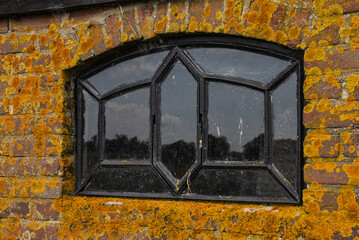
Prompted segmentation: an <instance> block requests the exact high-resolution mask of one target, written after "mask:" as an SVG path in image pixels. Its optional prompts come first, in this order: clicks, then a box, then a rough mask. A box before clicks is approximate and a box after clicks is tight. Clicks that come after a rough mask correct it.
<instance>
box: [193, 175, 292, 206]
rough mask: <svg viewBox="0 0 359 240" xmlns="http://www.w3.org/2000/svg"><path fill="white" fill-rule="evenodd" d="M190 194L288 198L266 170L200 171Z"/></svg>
mask: <svg viewBox="0 0 359 240" xmlns="http://www.w3.org/2000/svg"><path fill="white" fill-rule="evenodd" d="M191 192H192V193H194V194H201V195H210V196H241V197H270V198H277V199H278V198H288V195H287V194H286V193H285V191H284V190H283V189H282V187H281V186H280V185H279V184H278V183H277V182H276V180H275V179H273V177H272V176H271V175H270V174H269V173H268V171H267V170H235V169H202V170H201V171H200V172H199V174H198V177H197V178H195V180H194V181H193V182H192V183H191Z"/></svg>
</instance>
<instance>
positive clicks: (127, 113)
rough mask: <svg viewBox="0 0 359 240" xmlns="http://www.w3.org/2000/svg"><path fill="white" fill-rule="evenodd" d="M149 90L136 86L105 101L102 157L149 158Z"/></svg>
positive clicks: (123, 158)
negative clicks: (136, 87) (103, 154)
mask: <svg viewBox="0 0 359 240" xmlns="http://www.w3.org/2000/svg"><path fill="white" fill-rule="evenodd" d="M149 93H150V91H149V88H143V89H139V90H136V91H133V92H129V93H126V94H123V95H121V96H119V97H116V98H113V99H111V100H109V101H107V102H106V104H105V129H106V133H105V135H106V138H105V159H121V160H128V159H149V158H150V156H149V138H150V103H149V100H150V95H149Z"/></svg>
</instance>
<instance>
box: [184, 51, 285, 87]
mask: <svg viewBox="0 0 359 240" xmlns="http://www.w3.org/2000/svg"><path fill="white" fill-rule="evenodd" d="M188 52H189V53H190V54H191V56H192V57H193V58H194V59H195V61H197V62H198V63H199V64H200V65H201V67H202V68H203V69H204V70H205V71H206V72H207V73H212V74H218V75H228V76H232V77H241V78H246V79H249V80H255V81H258V82H261V83H268V82H270V81H271V80H272V79H273V78H274V77H275V76H277V74H278V73H280V72H281V71H282V70H284V69H285V68H286V67H287V66H289V65H290V62H289V61H285V60H282V59H278V58H274V57H270V56H267V55H263V54H258V53H252V52H247V51H243V50H238V49H230V48H195V49H189V50H188Z"/></svg>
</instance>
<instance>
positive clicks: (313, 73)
mask: <svg viewBox="0 0 359 240" xmlns="http://www.w3.org/2000/svg"><path fill="white" fill-rule="evenodd" d="M194 32H206V33H226V34H232V35H238V36H246V37H252V38H258V39H264V40H267V41H272V42H277V43H279V44H283V45H287V46H290V47H294V48H302V49H304V50H305V73H306V79H305V82H304V97H305V102H306V106H305V108H304V113H303V118H304V126H305V129H306V137H305V140H304V143H303V149H304V155H305V157H306V159H305V162H306V163H305V166H304V181H305V186H306V189H304V192H303V195H304V196H303V205H302V206H290V205H280V204H275V205H256V204H244V203H242V204H241V203H219V202H194V201H165V200H140V199H125V198H100V197H96V198H95V197H93V198H90V197H76V196H74V154H75V152H74V142H75V136H74V128H75V126H74V101H73V100H72V99H73V91H72V90H73V86H74V84H73V82H71V81H70V79H68V77H67V75H66V72H65V71H64V70H66V69H70V68H72V67H74V66H76V65H78V64H79V63H80V62H81V61H85V60H87V59H90V58H92V57H94V56H96V55H99V54H101V53H103V52H106V51H110V50H112V51H115V49H114V48H116V47H117V46H121V45H123V44H125V43H126V42H130V41H133V40H136V39H148V38H152V37H154V36H160V35H161V34H169V33H181V34H190V33H194ZM358 35H359V3H358V2H357V1H356V0H327V1H326V0H316V1H314V0H305V1H299V0H297V1H294V0H254V1H250V0H192V1H188V0H187V1H179V0H174V1H160V2H159V1H157V2H155V1H152V2H149V3H138V4H122V5H114V6H105V7H101V6H100V7H96V8H89V9H81V10H76V11H75V10H73V11H70V10H66V11H65V10H59V11H56V12H48V13H43V14H33V15H30V16H21V17H12V16H10V17H9V18H6V17H3V18H1V19H0V59H1V64H0V99H1V101H0V239H1V238H3V239H20V238H24V239H79V238H82V239H119V238H121V237H122V238H123V239H131V238H133V237H134V238H135V239H136V238H137V239H157V238H158V239H188V238H190V239H192V238H193V239H215V238H217V239H271V238H274V239H277V238H282V239H297V238H304V239H331V238H333V239H358V238H359V226H358V225H359V204H358V193H359V160H358V154H359V130H358V126H359V112H358V109H359V102H358V100H359V37H358Z"/></svg>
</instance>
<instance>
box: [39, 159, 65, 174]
mask: <svg viewBox="0 0 359 240" xmlns="http://www.w3.org/2000/svg"><path fill="white" fill-rule="evenodd" d="M61 168H62V167H61V166H60V162H59V161H58V160H54V159H52V160H49V159H43V160H40V161H39V173H40V174H41V175H45V176H55V175H58V173H59V171H60V169H61Z"/></svg>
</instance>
